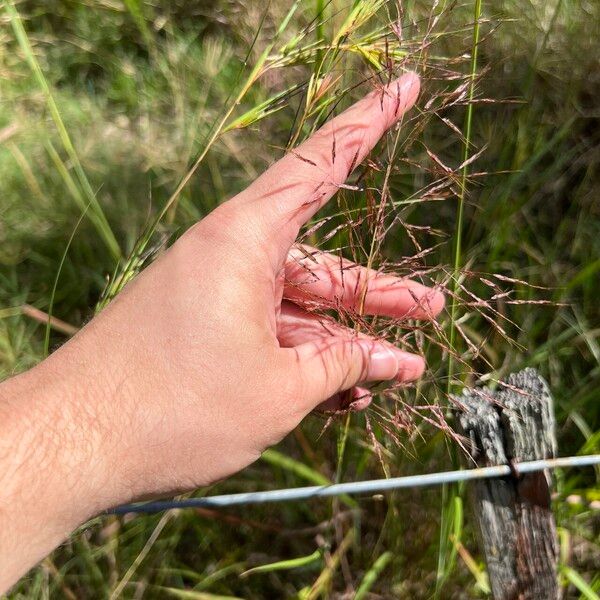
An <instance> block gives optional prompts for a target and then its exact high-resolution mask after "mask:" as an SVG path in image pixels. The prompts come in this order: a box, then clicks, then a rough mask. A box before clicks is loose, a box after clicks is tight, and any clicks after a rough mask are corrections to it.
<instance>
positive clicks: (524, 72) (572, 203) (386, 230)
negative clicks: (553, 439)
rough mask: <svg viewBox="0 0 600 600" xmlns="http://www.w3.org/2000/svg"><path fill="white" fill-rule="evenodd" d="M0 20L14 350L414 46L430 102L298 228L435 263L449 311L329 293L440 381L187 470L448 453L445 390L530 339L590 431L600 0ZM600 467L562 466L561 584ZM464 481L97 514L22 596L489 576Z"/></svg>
mask: <svg viewBox="0 0 600 600" xmlns="http://www.w3.org/2000/svg"><path fill="white" fill-rule="evenodd" d="M0 23H1V29H0V376H1V377H8V376H9V375H11V374H12V373H16V372H19V371H21V370H24V369H27V368H28V367H31V366H33V365H34V364H36V363H37V362H38V361H40V360H41V359H42V358H43V357H44V356H45V355H46V353H47V352H48V351H51V350H52V348H54V347H56V346H57V345H59V344H61V343H63V342H64V341H65V340H66V339H67V338H68V336H69V335H72V334H73V333H74V332H75V331H76V330H77V329H78V328H79V327H81V326H82V325H83V324H84V323H85V322H86V320H88V319H89V318H91V317H92V316H93V314H94V312H95V311H97V310H99V309H101V308H102V306H104V305H105V304H106V303H107V302H109V301H110V299H111V298H112V297H113V296H114V295H115V294H116V293H118V291H119V290H120V289H121V288H122V286H123V285H124V284H125V283H126V282H127V281H128V280H129V279H130V278H131V277H132V276H133V275H135V273H136V272H137V271H139V270H140V269H142V268H143V266H144V265H145V264H146V263H147V262H148V261H150V260H151V259H152V257H153V256H154V255H155V254H156V253H157V252H160V251H161V249H162V248H164V247H165V245H168V244H169V243H170V242H171V241H172V240H173V239H175V238H176V237H177V236H178V235H180V234H181V233H182V232H183V231H185V229H186V228H187V227H188V226H189V225H191V224H192V223H193V222H195V221H196V220H198V219H200V218H202V217H203V216H204V215H206V214H207V213H208V212H209V211H210V210H211V209H212V208H214V207H215V206H216V205H217V204H219V203H220V202H222V201H224V200H226V199H227V198H229V197H231V195H233V194H234V193H235V192H237V191H239V190H240V189H243V188H244V186H246V185H247V184H248V183H249V182H250V181H252V179H253V178H254V177H256V175H258V174H259V173H260V172H261V171H262V170H263V169H264V168H265V167H266V166H268V165H269V164H270V163H271V162H273V161H274V160H275V159H276V158H278V157H279V156H281V155H282V154H283V153H284V152H285V150H286V148H291V147H293V146H294V145H296V144H297V143H298V142H300V141H301V140H302V139H304V138H305V137H306V136H307V135H309V134H310V132H311V131H313V130H314V129H315V128H316V127H317V126H318V125H319V124H320V123H322V122H323V121H324V120H326V119H327V118H328V117H329V116H330V115H332V114H335V113H337V112H339V111H340V110H341V109H343V108H344V107H346V106H348V105H349V104H350V103H351V101H352V99H355V98H357V97H359V96H360V95H362V94H363V93H365V92H366V91H368V90H370V89H372V88H373V87H374V86H375V87H376V86H377V85H380V84H381V83H383V82H385V81H387V80H389V78H390V77H391V76H393V75H397V74H399V73H401V72H402V71H403V70H406V69H413V70H416V71H417V72H418V73H419V74H420V75H421V77H422V79H423V91H422V95H421V98H420V100H419V105H418V109H416V110H413V111H412V113H411V115H410V116H409V117H408V118H407V119H406V120H405V121H404V122H403V124H402V126H401V128H400V131H399V132H392V133H391V134H390V135H389V136H388V138H387V139H386V140H384V141H383V142H382V144H381V147H380V148H379V149H378V150H377V151H376V152H374V153H373V155H372V157H371V158H370V160H369V161H367V163H366V164H365V165H364V166H362V167H361V168H360V169H358V172H357V175H356V176H355V178H354V182H353V183H354V184H355V187H356V188H357V189H356V190H351V189H348V190H341V191H340V193H339V194H338V197H337V198H336V200H334V201H333V202H332V203H331V204H330V206H329V207H328V208H327V210H326V211H325V212H323V213H321V214H320V215H319V216H318V217H317V219H316V220H315V221H314V222H313V223H311V224H309V226H308V227H307V231H306V233H305V235H304V238H305V239H306V240H307V241H309V242H310V243H311V244H313V245H317V246H319V247H323V248H327V249H329V250H331V251H334V252H339V253H341V254H343V255H344V256H346V257H347V258H354V259H356V260H358V261H360V262H368V261H370V262H371V263H372V264H373V265H374V266H376V267H381V268H385V269H387V270H390V271H394V272H397V273H401V274H413V275H414V276H415V277H417V278H419V279H421V280H423V281H426V282H428V283H435V284H438V285H440V286H443V287H444V288H445V289H446V290H447V293H448V304H447V307H446V311H445V313H444V315H443V316H442V318H441V320H440V322H439V324H438V325H428V326H426V327H424V328H417V327H416V326H415V324H414V323H410V322H408V323H399V322H393V321H382V320H381V319H379V320H368V319H365V318H364V317H361V316H360V315H350V314H345V315H338V316H339V317H340V318H342V319H344V320H347V321H348V322H349V323H352V324H353V325H354V326H355V327H358V328H364V329H370V330H372V331H376V332H378V333H379V334H380V335H385V336H386V337H387V338H388V339H390V340H391V341H394V342H395V343H398V344H400V345H406V346H407V347H409V348H412V349H413V350H416V351H420V352H423V353H424V354H425V355H426V357H427V359H428V364H429V369H428V372H427V374H426V377H425V379H424V381H423V382H421V383H419V384H418V385H416V386H414V387H406V388H396V389H389V388H388V389H382V390H381V393H380V395H379V396H378V398H377V399H376V400H375V402H374V403H373V405H372V406H371V407H370V408H369V409H368V410H367V411H365V412H364V413H361V414H349V415H337V416H334V417H331V418H330V417H327V416H323V415H315V416H311V417H309V418H308V419H307V421H306V422H305V423H304V424H303V425H302V427H301V428H299V429H298V431H296V432H294V433H293V434H292V435H290V436H289V438H288V439H286V440H285V441H284V442H283V443H282V444H281V445H280V446H278V447H277V448H275V449H272V450H270V451H268V452H267V453H265V455H264V457H263V459H262V460H260V461H259V462H257V463H256V464H254V465H252V466H251V467H250V468H248V469H247V470H245V471H244V472H243V473H240V474H239V475H237V476H235V477H233V478H231V479H229V480H227V481H225V482H222V483H220V484H219V485H217V486H214V487H213V489H211V490H200V491H198V492H197V494H198V495H201V494H204V493H207V492H208V493H218V492H235V491H250V490H259V489H273V488H278V487H286V486H299V485H307V484H315V483H317V484H325V483H328V482H331V481H334V480H338V481H351V480H359V479H368V478H380V477H385V476H397V475H402V474H413V473H422V472H431V471H436V470H446V469H451V468H453V467H454V466H456V465H457V464H458V462H459V461H460V455H461V450H460V449H459V446H458V445H457V442H456V438H455V436H454V435H453V434H452V430H451V427H452V412H453V411H452V398H451V395H452V394H453V393H456V392H458V391H459V390H460V389H461V387H462V386H463V385H476V384H481V383H486V384H492V385H493V383H494V382H495V381H497V379H498V378H501V377H503V376H505V375H506V374H508V373H509V372H511V371H514V370H518V369H520V368H522V367H525V366H534V367H536V368H538V369H539V370H540V372H541V373H542V374H543V375H544V377H546V379H547V380H548V382H549V384H550V387H551V389H552V391H553V394H554V397H555V402H556V406H555V409H556V416H557V423H558V427H557V435H558V440H559V452H560V454H561V455H565V456H566V455H570V454H577V453H592V452H600V343H599V337H600V309H599V305H598V296H599V294H600V203H599V201H598V197H599V194H600V165H599V159H600V127H599V125H600V102H599V101H598V96H599V94H600V44H598V31H600V3H598V2H596V1H593V0H588V1H585V0H583V1H580V2H572V1H569V0H551V1H549V2H545V1H542V0H526V1H523V0H520V1H517V0H468V1H466V2H445V1H441V2H434V3H431V2H421V1H419V0H414V1H413V0H407V1H400V0H398V2H396V1H392V0H355V1H354V2H352V1H350V0H329V1H326V0H303V1H297V2H291V1H287V2H284V1H283V0H271V1H270V2H262V3H255V2H251V1H249V0H214V1H209V0H187V1H184V0H173V1H167V0H46V1H44V2H40V1H34V0H20V1H17V0H5V1H4V2H3V3H2V4H1V5H0ZM386 174H389V175H390V178H389V187H388V188H385V187H384V180H385V176H386ZM382 207H383V208H382ZM199 259H200V260H201V259H202V257H199ZM48 315H52V319H51V321H50V326H48V325H47V323H48ZM599 480H600V471H594V470H591V469H590V470H587V471H577V470H573V471H564V472H561V473H557V474H556V497H555V499H554V505H555V511H556V516H557V520H558V525H559V538H560V547H561V570H560V577H561V584H562V586H563V588H564V593H565V597H567V598H580V597H581V598H598V597H599V596H598V594H599V593H600V574H599V573H600V488H599V486H598V481H599ZM465 500H466V498H465V494H464V490H460V489H452V488H448V489H446V490H441V489H439V488H436V489H427V490H414V491H403V492H397V493H394V494H388V495H386V496H385V497H383V496H381V497H380V496H375V497H368V498H361V499H356V501H349V500H347V499H340V500H338V501H321V500H319V501H310V502H304V503H290V504H284V505H270V506H269V505H267V506H264V507H261V506H257V507H238V508H236V509H231V510H223V511H213V510H210V511H209V510H197V511H173V512H169V513H165V514H163V515H151V516H135V517H133V516H127V517H124V518H117V517H112V516H105V517H99V518H97V519H96V520H94V521H93V522H92V523H90V524H88V525H87V526H85V527H83V528H82V529H81V531H79V532H77V533H76V534H74V535H73V536H72V538H71V539H70V540H69V541H68V542H66V543H65V544H64V546H62V547H61V548H60V549H58V550H57V551H56V552H55V553H54V554H53V555H52V556H51V557H49V558H48V559H46V560H45V561H44V562H43V563H42V564H41V565H40V566H39V567H38V568H36V569H35V570H33V571H32V572H31V573H30V574H29V575H28V576H27V577H26V578H25V579H23V581H22V582H21V583H20V584H19V585H18V586H17V587H16V588H15V589H14V590H13V591H12V592H11V594H10V596H9V597H11V598H49V597H53V598H54V597H56V598H63V597H65V598H70V599H71V598H104V597H107V598H117V597H123V598H168V597H173V598H182V599H188V598H189V599H209V598H231V597H236V598H257V599H259V598H302V599H307V598H354V597H356V598H429V597H434V596H435V597H438V598H483V597H486V596H488V595H489V587H488V584H487V581H486V574H485V567H484V564H483V561H482V558H481V555H480V553H479V551H478V546H477V543H476V535H475V531H474V521H473V519H472V516H471V515H470V514H469V512H468V508H467V505H466V501H465ZM256 567H259V568H257V569H256V570H255V571H252V572H248V571H249V569H254V568H256Z"/></svg>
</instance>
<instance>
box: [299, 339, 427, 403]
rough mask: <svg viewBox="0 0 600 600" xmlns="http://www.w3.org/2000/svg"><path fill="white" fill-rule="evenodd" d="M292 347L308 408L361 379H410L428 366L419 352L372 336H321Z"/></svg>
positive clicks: (350, 386) (346, 388)
mask: <svg viewBox="0 0 600 600" xmlns="http://www.w3.org/2000/svg"><path fill="white" fill-rule="evenodd" d="M291 350H293V351H294V352H295V360H296V365H295V371H296V373H298V376H299V377H300V378H301V379H302V381H301V386H300V388H301V389H302V390H303V391H304V396H305V397H304V398H303V400H304V401H305V402H307V403H308V404H309V405H310V408H309V409H312V408H314V407H315V406H317V405H318V404H320V403H321V402H323V401H324V400H326V399H327V398H330V397H331V396H333V395H335V394H337V393H339V392H341V391H344V390H348V389H350V388H352V387H353V386H355V385H356V384H358V383H361V382H367V381H380V380H389V379H395V378H396V377H399V378H401V379H402V380H403V381H408V380H411V379H416V378H418V377H420V376H421V375H422V373H423V370H424V368H425V363H424V361H423V359H422V358H421V357H420V356H417V355H414V354H409V353H408V352H403V351H401V350H399V349H397V348H394V347H393V346H392V345H390V344H388V343H386V342H382V341H379V340H375V339H371V338H363V337H360V338H348V337H331V338H322V339H319V340H314V341H311V342H307V343H306V344H302V345H300V346H296V347H295V348H293V349H291Z"/></svg>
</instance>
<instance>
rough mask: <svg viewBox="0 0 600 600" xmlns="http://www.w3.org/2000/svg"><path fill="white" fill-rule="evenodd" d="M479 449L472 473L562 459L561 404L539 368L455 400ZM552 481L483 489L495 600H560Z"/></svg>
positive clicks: (522, 480)
mask: <svg viewBox="0 0 600 600" xmlns="http://www.w3.org/2000/svg"><path fill="white" fill-rule="evenodd" d="M454 399H455V401H456V402H457V404H458V406H459V410H460V414H459V418H458V422H459V427H460V429H461V432H462V434H463V435H465V436H466V437H467V438H468V439H469V440H470V443H471V448H472V456H471V458H472V461H471V462H470V464H469V465H468V466H470V467H472V466H473V461H474V462H475V463H476V465H477V466H480V467H484V466H491V465H499V464H513V463H518V462H521V461H527V460H537V459H543V458H553V457H554V456H555V455H556V441H555V431H554V429H555V423H554V412H553V403H552V397H551V395H550V391H549V389H548V385H547V384H546V382H545V381H544V379H543V378H542V377H541V376H540V375H539V374H538V373H537V371H536V370H535V369H531V368H528V369H525V370H523V371H520V372H519V373H514V374H512V375H510V376H509V377H508V378H507V379H506V380H505V381H503V382H500V384H499V385H498V387H497V388H496V389H494V390H492V389H489V388H473V389H467V390H465V391H463V393H462V395H461V396H457V397H455V398H454ZM551 483H552V482H551V477H550V473H549V472H545V471H541V472H539V473H531V474H525V475H519V473H518V470H517V469H515V470H514V473H513V475H511V476H509V477H505V478H501V479H488V480H481V481H477V482H475V483H474V484H473V485H472V487H471V504H472V508H473V512H474V515H475V518H476V520H477V522H478V526H479V532H480V538H481V543H482V547H483V552H484V555H485V559H486V563H487V569H488V576H489V580H490V587H491V590H492V595H493V597H494V599H495V600H558V598H559V597H560V591H559V587H558V580H557V562H558V544H557V539H556V524H555V521H554V515H553V514H552V510H551V507H550V493H551Z"/></svg>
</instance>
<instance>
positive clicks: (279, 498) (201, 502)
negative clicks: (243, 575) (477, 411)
mask: <svg viewBox="0 0 600 600" xmlns="http://www.w3.org/2000/svg"><path fill="white" fill-rule="evenodd" d="M592 465H600V454H589V455H586V456H567V457H562V458H550V459H544V460H531V461H524V462H521V463H513V464H511V465H496V466H491V467H480V468H476V469H462V470H458V471H442V472H439V473H426V474H422V475H408V476H404V477H392V478H390V479H371V480H367V481H351V482H347V483H336V484H332V485H325V486H320V485H313V486H307V487H296V488H285V489H278V490H269V491H264V492H247V493H240V494H223V495H220V496H208V497H204V498H186V499H180V500H158V501H154V502H144V503H135V504H124V505H122V506H118V507H116V508H114V509H112V510H110V511H108V513H109V514H117V515H123V514H127V513H154V512H161V511H165V510H171V509H175V508H216V507H220V508H222V507H226V506H238V505H241V504H264V503H267V502H290V501H293V500H309V499H311V498H328V497H331V496H343V495H353V494H373V493H380V492H389V491H392V490H399V489H403V488H416V487H425V486H434V485H442V484H445V483H458V482H463V481H474V480H479V479H491V478H497V477H506V476H507V475H517V476H519V475H524V474H526V473H533V472H536V471H543V470H545V469H558V468H566V467H589V466H592Z"/></svg>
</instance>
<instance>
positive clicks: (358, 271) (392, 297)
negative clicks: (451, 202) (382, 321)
mask: <svg viewBox="0 0 600 600" xmlns="http://www.w3.org/2000/svg"><path fill="white" fill-rule="evenodd" d="M285 280H286V282H285V288H284V297H285V298H288V299H290V300H295V301H300V302H302V301H304V302H306V301H309V302H310V301H313V302H320V303H323V302H325V303H326V304H328V305H330V306H332V307H333V308H338V307H343V308H345V309H347V310H352V311H359V310H360V309H362V310H363V312H364V313H365V314H369V315H385V316H388V317H395V318H410V319H433V318H434V317H436V316H437V315H438V314H439V313H440V312H441V310H442V309H443V307H444V295H443V294H442V293H441V292H439V291H437V290H434V289H432V288H429V287H427V286H424V285H422V284H420V283H417V282H416V281H411V280H410V279H405V278H400V277H395V276H393V275H384V274H382V273H379V272H377V271H375V270H373V269H367V268H365V267H362V266H360V265H357V264H356V263H353V262H351V261H349V260H345V259H340V257H338V256H334V255H333V254H328V253H326V252H321V251H319V250H316V249H315V248H310V247H308V246H303V247H302V248H300V247H297V246H296V247H293V248H292V249H291V250H290V252H289V253H288V259H287V262H286V264H285Z"/></svg>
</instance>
